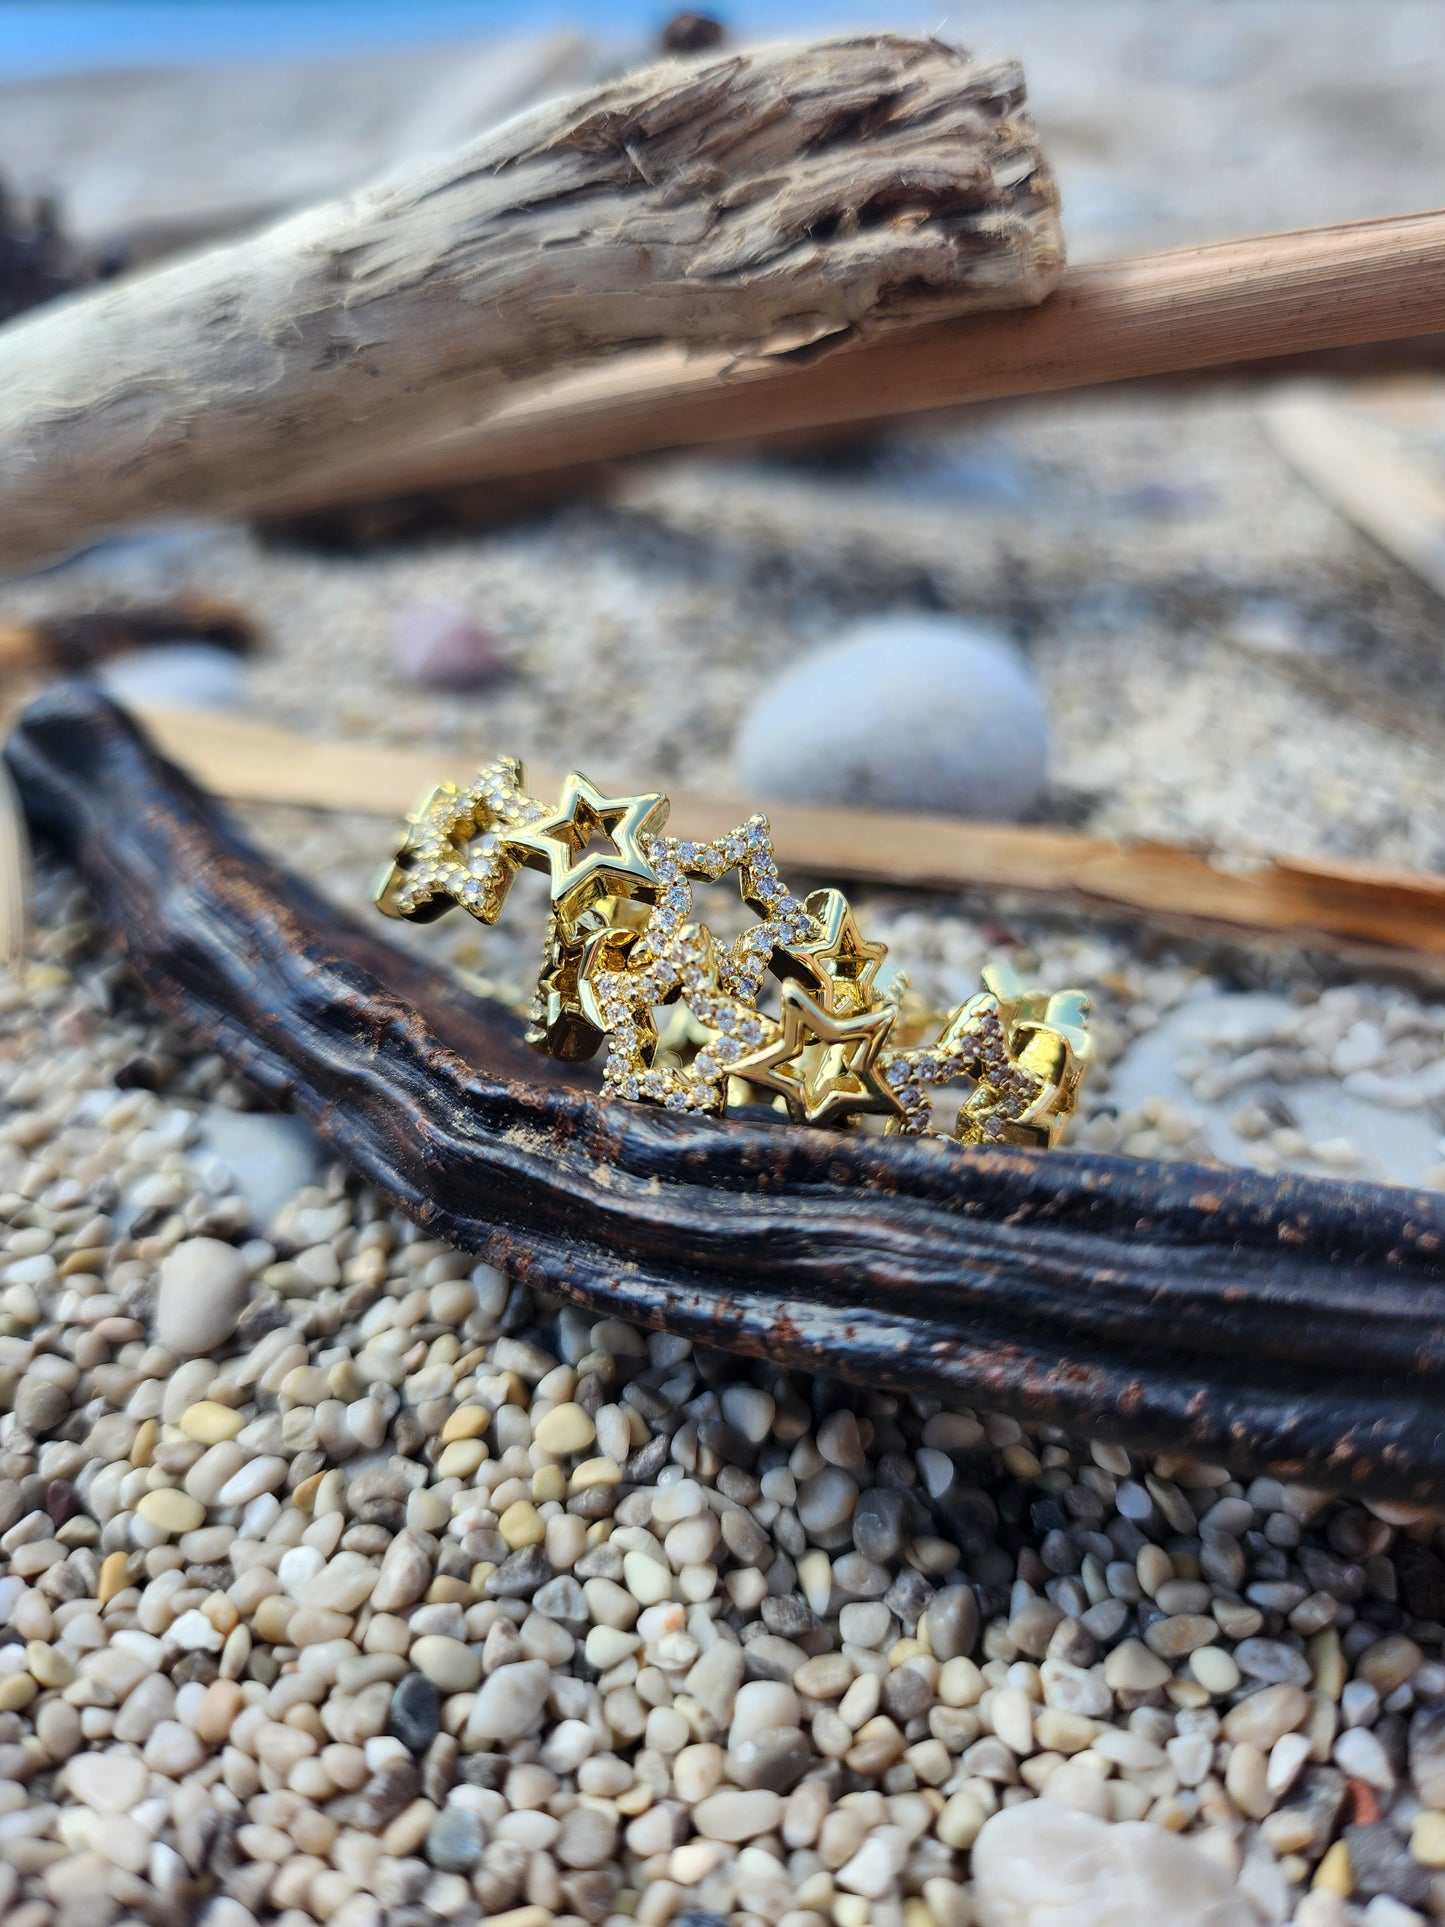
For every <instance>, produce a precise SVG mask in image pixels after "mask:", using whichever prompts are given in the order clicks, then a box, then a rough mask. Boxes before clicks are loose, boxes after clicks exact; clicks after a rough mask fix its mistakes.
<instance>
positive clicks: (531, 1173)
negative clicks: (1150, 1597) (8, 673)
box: [6, 685, 1445, 1503]
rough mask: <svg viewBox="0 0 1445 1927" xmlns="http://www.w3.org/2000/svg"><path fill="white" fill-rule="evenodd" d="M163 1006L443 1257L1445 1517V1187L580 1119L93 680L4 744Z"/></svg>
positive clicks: (586, 1112) (615, 1109)
mask: <svg viewBox="0 0 1445 1927" xmlns="http://www.w3.org/2000/svg"><path fill="white" fill-rule="evenodd" d="M6 755H7V759H8V762H9V766H10V769H11V772H12V774H13V775H14V777H15V778H16V780H17V782H18V784H19V787H20V791H21V794H22V797H23V799H24V803H25V807H26V810H27V813H28V815H29V816H30V818H31V821H32V822H33V823H34V824H35V826H36V827H37V828H38V829H41V830H43V831H46V832H48V833H49V834H50V835H51V836H53V837H54V838H55V839H56V841H57V842H58V843H59V845H60V847H61V849H62V850H63V851H64V852H65V853H66V854H67V855H68V856H69V857H70V858H71V859H72V860H73V861H74V862H75V863H76V864H77V865H78V866H79V868H80V870H81V872H82V874H83V875H84V877H85V879H86V880H87V882H88V883H89V885H90V887H91V889H92V891H93V893H94V895H95V899H96V903H97V908H98V911H99V914H100V917H101V919H102V921H103V922H104V923H105V924H106V925H107V926H108V927H109V928H110V929H112V930H114V931H115V932H116V934H117V936H118V938H119V940H120V942H121V943H122V944H123V945H124V947H125V950H126V952H127V953H128V955H129V957H130V960H131V962H132V964H133V966H134V968H135V969H136V971H137V973H138V974H139V976H140V978H141V981H142V982H143V983H144V984H145V986H146V987H147V988H148V990H149V991H150V992H151V993H152V994H153V995H154V997H155V998H156V999H157V1001H158V1002H159V1003H161V1004H162V1005H163V1006H164V1007H165V1008H166V1009H167V1010H169V1011H171V1012H172V1013H174V1014H175V1015H177V1016H179V1017H181V1018H183V1019H184V1020H185V1021H187V1022H188V1023H190V1024H191V1025H192V1026H194V1028H195V1029H196V1031H197V1032H198V1033H199V1034H200V1035H201V1036H202V1037H203V1038H204V1039H205V1040H206V1041H207V1042H208V1043H209V1044H211V1045H212V1046H213V1047H214V1048H215V1049H217V1050H219V1051H221V1052H222V1053H223V1054H224V1055H225V1056H226V1057H227V1058H228V1059H229V1060H230V1062H231V1063H233V1064H234V1065H235V1066H236V1067H237V1068H238V1069H240V1070H242V1071H244V1072H245V1074H246V1075H247V1076H249V1077H250V1078H252V1079H253V1080H254V1081H255V1083H256V1084H257V1085H258V1086H259V1087H260V1088H261V1090H262V1091H264V1092H265V1093H266V1095H267V1096H268V1097H269V1098H270V1099H272V1100H273V1101H274V1102H276V1103H277V1104H280V1105H285V1106H292V1107H294V1108H295V1109H297V1110H298V1111H300V1112H301V1113H302V1114H303V1115H305V1116H306V1117H307V1118H309V1119H310V1121H311V1122H312V1123H313V1124H314V1126H315V1127H316V1129H317V1130H318V1131H319V1132H320V1133H321V1134H322V1135H323V1136H324V1137H325V1138H326V1139H327V1140H328V1141H329V1142H330V1143H331V1144H332V1145H333V1146H334V1147H335V1148H336V1150H337V1151H338V1152H339V1153H340V1154H341V1155H342V1156H344V1157H345V1158H347V1159H349V1160H350V1162H351V1163H352V1164H353V1165H354V1166H355V1167H356V1168H357V1169H358V1170H359V1171H360V1172H361V1173H362V1174H363V1176H364V1177H365V1178H366V1179H367V1180H368V1181H369V1182H371V1183H372V1184H374V1185H376V1186H377V1187H378V1188H379V1189H380V1190H381V1191H382V1192H383V1193H385V1195H386V1196H387V1197H388V1198H390V1199H391V1200H392V1201H393V1202H394V1203H395V1204H397V1205H399V1206H400V1207H401V1209H403V1210H404V1211H406V1212H408V1213H409V1214H410V1215H411V1216H413V1217H414V1218H416V1219H417V1220H418V1221H420V1222H421V1223H423V1224H425V1225H426V1226H427V1227H428V1228H429V1230H430V1231H431V1232H432V1233H434V1234H435V1235H436V1236H438V1237H441V1238H445V1239H447V1240H448V1241H450V1242H451V1243H453V1244H455V1245H458V1246H460V1247H461V1248H462V1249H464V1250H469V1251H476V1252H481V1253H484V1254H485V1255H486V1256H488V1257H489V1258H491V1259H492V1260H493V1261H495V1262H497V1263H500V1264H503V1265H505V1266H507V1267H508V1269H509V1270H511V1271H512V1272H513V1273H514V1274H515V1275H517V1276H520V1277H522V1278H524V1279H526V1280H528V1281H529V1282H531V1283H533V1284H535V1285H537V1286H539V1287H541V1288H543V1289H546V1290H548V1291H551V1292H555V1293H558V1294H560V1295H562V1296H564V1297H568V1298H571V1299H574V1300H576V1301H578V1302H581V1303H584V1304H587V1305H590V1306H593V1307H595V1308H597V1309H599V1310H603V1311H607V1312H615V1313H617V1314H618V1315H620V1316H623V1317H626V1318H629V1319H632V1320H635V1321H636V1322H638V1323H640V1324H643V1325H649V1326H660V1327H663V1328H666V1329H668V1330H672V1331H677V1332H681V1333H685V1334H686V1335H688V1336H690V1337H692V1338H695V1339H697V1340H699V1341H701V1342H704V1343H706V1344H710V1345H716V1346H723V1347H729V1348H732V1349H734V1350H737V1351H741V1352H745V1353H750V1354H753V1355H757V1356H763V1357H767V1358H771V1359H773V1360H775V1361H777V1362H778V1363H780V1364H787V1365H791V1366H796V1367H800V1368H802V1369H803V1370H813V1371H819V1372H826V1373H828V1374H831V1375H834V1376H839V1377H843V1378H849V1379H854V1380H857V1381H860V1382H866V1383H874V1384H877V1383H885V1384H890V1385H897V1386H905V1387H923V1388H927V1389H931V1390H933V1391H937V1392H944V1393H948V1394H953V1395H956V1396H959V1397H962V1398H965V1399H968V1400H971V1401H975V1402H977V1403H978V1404H980V1405H982V1406H985V1407H988V1408H993V1409H1004V1410H1008V1411H1013V1412H1017V1413H1020V1414H1024V1415H1027V1416H1029V1417H1031V1418H1033V1419H1036V1420H1038V1419H1043V1420H1048V1421H1051V1422H1054V1423H1058V1424H1063V1425H1068V1426H1071V1427H1074V1428H1075V1429H1084V1428H1087V1430H1088V1431H1089V1432H1090V1433H1091V1434H1093V1435H1095V1436H1098V1437H1101V1438H1111V1439H1121V1440H1125V1441H1127V1442H1129V1443H1131V1444H1135V1445H1151V1444H1152V1445H1162V1446H1165V1447H1167V1448H1169V1449H1172V1450H1177V1451H1193V1452H1196V1453H1199V1454H1201V1455H1203V1456H1205V1457H1207V1458H1210V1459H1223V1460H1225V1461H1227V1462H1228V1463H1230V1464H1231V1465H1234V1466H1236V1467H1239V1468H1241V1469H1254V1470H1260V1469H1268V1470H1270V1471H1272V1472H1275V1473H1276V1474H1278V1475H1280V1476H1281V1477H1287V1478H1297V1479H1305V1480H1308V1481H1312V1482H1316V1483H1319V1484H1322V1485H1333V1486H1341V1487H1348V1488H1351V1489H1354V1490H1357V1491H1362V1492H1365V1493H1373V1494H1378V1495H1381V1496H1386V1497H1394V1498H1408V1499H1412V1500H1422V1501H1426V1500H1428V1501H1431V1502H1435V1503H1439V1502H1440V1501H1441V1500H1445V1198H1442V1197H1441V1196H1440V1195H1439V1194H1437V1193H1428V1192H1410V1191H1404V1190H1389V1189H1384V1188H1381V1187H1376V1186H1371V1185H1364V1184H1338V1183H1329V1182H1324V1181H1319V1180H1313V1179H1304V1178H1288V1179H1276V1178H1270V1177H1265V1176H1262V1175H1260V1174H1258V1173H1253V1172H1247V1171H1239V1170H1209V1169H1204V1168H1201V1167H1199V1166H1193V1165H1183V1164H1157V1163H1150V1162H1147V1161H1142V1160H1133V1159H1124V1158H1108V1157H1096V1156H1088V1155H1084V1154H1077V1153H1070V1152H1068V1151H1057V1152H1051V1153H1047V1154H1043V1155H1040V1154H1031V1153H1026V1152H988V1153H984V1152H968V1153H964V1152H961V1151H960V1150H959V1149H958V1148H957V1147H955V1146H953V1145H950V1144H948V1143H945V1142H941V1141H937V1140H914V1139H907V1138H868V1137H861V1136H851V1135H843V1134H833V1133H830V1132H826V1131H819V1130H803V1129H797V1128H793V1127H791V1126H786V1125H781V1124H779V1125H768V1124H758V1123H752V1122H748V1121H744V1120H739V1121H735V1122H715V1121H712V1120H708V1119H687V1118H678V1117H674V1116H672V1115H670V1114H668V1113H666V1112H663V1111H660V1110H648V1109H644V1108H641V1107H637V1106H628V1105H612V1104H604V1103H603V1102H601V1101H600V1099H599V1098H598V1097H597V1096H596V1095H595V1094H594V1093H593V1092H591V1091H589V1090H587V1089H584V1088H582V1087H580V1086H579V1085H575V1084H574V1085H572V1086H570V1087H568V1086H564V1085H562V1084H561V1083H544V1082H542V1081H540V1080H541V1079H543V1078H549V1079H550V1078H552V1077H554V1075H555V1074H556V1070H557V1067H555V1066H553V1065H551V1064H550V1063H549V1062H547V1061H546V1060H543V1059H538V1058H535V1057H532V1056H531V1055H530V1054H529V1053H528V1052H526V1051H525V1050H524V1049H523V1048H522V1047H521V1046H520V1044H519V1042H518V1025H517V1022H516V1020H515V1019H514V1018H513V1017H512V1016H511V1014H510V1013H509V1012H506V1011H504V1010H502V1009H501V1008H500V1007H499V1006H496V1005H488V1004H486V1003H484V1002H478V1001H472V1002H466V1001H464V1000H463V999H461V998H460V997H459V996H458V994H457V992H456V990H455V988H454V987H453V986H452V985H451V984H450V983H449V981H448V980H447V979H446V978H444V977H442V976H440V975H439V974H438V973H436V972H435V971H433V970H432V969H430V968H429V967H428V966H426V965H423V964H420V963H417V962H415V961H414V960H411V959H409V958H407V957H405V956H404V955H403V954H401V953H400V952H398V951H396V950H394V949H393V948H392V947H391V946H390V945H389V944H387V943H385V942H383V941H382V940H381V939H380V938H379V937H377V936H375V935H373V934H372V933H370V932H369V931H367V930H364V929H362V928H361V927H360V926H359V925H357V924H356V923H354V922H352V921H351V920H350V919H348V918H346V917H344V916H342V915H341V914H339V913H338V912H336V911H335V910H332V909H330V908H329V907H328V906H326V905H325V904H323V903H322V902H321V901H320V900H319V899H318V898H317V897H315V896H314V895H313V894H312V893H311V892H310V891H309V890H308V889H307V888H306V887H305V886H304V885H302V884H300V883H298V882H297V881H296V879H294V878H292V877H289V876H288V875H287V874H286V873H285V872H284V871H282V870H280V869H279V868H277V867H276V866H275V865H273V864H272V863H270V862H269V861H268V860H267V859H265V858H264V857H262V856H260V855H259V854H257V853H256V852H255V851H254V850H252V849H250V848H249V847H248V846H247V845H246V843H245V842H244V841H243V840H242V838H241V837H240V836H239V834H238V833H237V832H236V830H235V829H234V828H233V827H232V826H231V825H230V824H229V823H228V822H227V820H226V818H225V817H224V815H223V814H222V813H221V812H220V811H219V810H218V809H217V807H216V806H215V805H214V804H213V803H212V802H211V801H210V800H209V799H208V798H207V797H205V796H204V795H203V794H202V793H201V792H200V791H198V790H197V789H196V788H195V787H194V786H193V785H192V784H191V783H190V782H189V781H188V780H187V779H186V778H185V777H184V776H182V775H181V774H180V772H179V771H177V770H176V769H174V768H173V767H172V766H171V765H169V764H167V763H165V762H164V761H162V760H161V759H160V758H159V757H158V756H157V755H156V753H155V751H154V750H153V749H152V748H151V747H150V745H149V744H148V743H147V742H146V740H145V739H144V738H143V737H142V736H141V735H140V734H139V732H138V731H137V730H136V728H135V726H134V725H133V724H132V723H131V722H130V721H129V720H128V719H127V718H126V717H125V716H124V714H123V713H122V712H121V711H119V710H117V709H116V708H115V707H114V706H113V705H112V704H110V703H109V702H108V701H107V700H106V699H105V698H104V697H102V696H101V695H100V694H98V693H97V692H96V691H95V690H93V689H90V688H86V687H84V686H79V685H71V686H69V687H68V688H67V687H63V688H61V689H59V690H57V691H54V692H52V693H51V694H49V695H47V696H45V697H42V698H41V699H40V700H39V701H38V702H37V703H36V704H34V705H33V706H32V707H31V709H30V710H29V711H28V712H27V713H26V715H25V717H24V718H23V719H22V721H21V723H20V726H19V728H18V730H17V731H16V733H15V735H14V736H13V737H12V738H11V741H10V744H9V746H8V749H7V751H6Z"/></svg>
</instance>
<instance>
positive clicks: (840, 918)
mask: <svg viewBox="0 0 1445 1927" xmlns="http://www.w3.org/2000/svg"><path fill="white" fill-rule="evenodd" d="M803 908H804V909H805V910H806V911H807V913H808V915H809V916H810V917H811V918H812V919H813V920H814V922H815V924H816V926H817V934H816V935H815V936H809V937H804V938H802V939H801V940H800V941H796V942H793V943H788V944H784V945H782V946H781V947H780V948H779V949H778V950H777V951H776V952H775V953H774V956H773V969H774V970H775V971H776V972H777V974H778V975H779V976H781V977H795V976H798V975H800V974H805V975H806V976H807V977H808V979H809V980H810V982H811V987H812V989H813V990H814V992H815V993H816V995H817V999H818V1002H819V1003H820V1004H821V1005H822V1006H823V1008H824V1010H826V1011H829V1012H831V1013H833V1014H834V1015H835V1016H840V1017H852V1016H854V1015H856V1014H857V1012H859V1011H860V1010H867V1009H868V1007H869V1006H870V1004H872V1003H873V1002H874V995H873V980H874V978H875V977H876V976H877V974H878V966H879V965H880V964H881V963H882V962H883V959H884V958H885V957H886V956H887V955H888V946H887V944H886V943H869V942H868V941H867V940H866V938H865V937H864V935H863V933H862V931H861V930H860V929H859V928H858V919H857V918H856V917H855V916H854V914H853V906H852V904H851V903H849V901H848V899H847V897H845V896H844V894H843V892H842V891H841V890H815V891H814V892H813V894H812V895H811V896H810V897H809V898H808V899H807V901H806V903H805V904H804V906H803Z"/></svg>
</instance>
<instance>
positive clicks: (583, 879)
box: [506, 770, 668, 923]
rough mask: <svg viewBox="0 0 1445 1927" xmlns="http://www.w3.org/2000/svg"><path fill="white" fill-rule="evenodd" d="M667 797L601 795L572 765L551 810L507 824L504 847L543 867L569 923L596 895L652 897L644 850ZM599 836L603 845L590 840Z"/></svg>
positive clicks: (663, 815)
mask: <svg viewBox="0 0 1445 1927" xmlns="http://www.w3.org/2000/svg"><path fill="white" fill-rule="evenodd" d="M667 808H668V805H667V798H666V797H665V796H659V795H657V794H655V793H653V794H648V795H644V796H604V795H603V794H602V792H601V790H599V789H598V788H597V787H596V785H595V784H593V783H589V782H588V780H587V778H586V777H585V776H583V775H582V774H581V772H580V771H578V770H573V771H572V773H571V775H570V776H568V777H567V779H566V781H565V782H564V783H563V785H562V794H561V797H560V799H559V800H558V803H557V807H556V809H555V810H552V811H550V812H549V813H548V814H547V815H545V816H541V817H538V818H537V820H536V821H535V822H533V823H529V824H527V825H526V827H525V828H522V829H512V830H508V831H507V832H506V848H507V850H508V851H509V853H512V854H514V855H515V857H516V858H517V860H518V861H520V862H522V863H525V864H527V865H528V866H529V867H530V868H531V869H534V870H545V871H547V872H548V874H549V877H550V879H551V886H552V901H553V903H554V904H556V905H557V908H558V910H559V911H560V913H561V914H562V917H563V920H564V921H565V922H567V923H572V922H574V921H575V920H576V918H577V917H578V916H579V915H580V914H581V913H582V912H583V911H584V910H586V909H587V908H589V906H590V905H592V904H593V903H595V902H596V901H597V900H598V898H599V897H606V896H621V897H641V898H644V899H647V900H649V901H650V900H652V899H654V898H655V897H656V896H657V894H658V893H659V891H660V890H661V887H662V886H661V884H660V883H659V881H658V877H657V872H656V871H655V870H654V869H653V867H652V864H651V863H650V862H649V860H648V858H647V856H646V855H645V853H644V851H643V847H642V845H643V840H644V839H645V838H647V837H650V836H655V835H657V834H658V832H659V831H660V830H661V829H662V826H663V824H664V823H665V822H666V821H667ZM598 838H601V840H602V842H603V844H604V846H610V847H603V848H597V847H595V845H596V842H597V839H598Z"/></svg>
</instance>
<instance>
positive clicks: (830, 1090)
mask: <svg viewBox="0 0 1445 1927" xmlns="http://www.w3.org/2000/svg"><path fill="white" fill-rule="evenodd" d="M896 1015H897V1013H896V1011H895V1010H894V1009H893V1007H892V1006H891V1005H888V1004H885V1005H883V1006H882V1007H881V1008H879V1009H876V1010H870V1011H864V1012H861V1013H860V1014H859V1015H857V1016H854V1017H836V1016H834V1015H833V1014H832V1013H831V1012H829V1011H827V1010H825V1009H824V1008H823V1006H822V1004H821V1003H819V1002H818V1001H817V1000H816V999H814V998H812V997H810V996H809V995H808V993H807V991H806V990H804V989H803V988H802V986H801V985H800V984H799V983H797V982H796V981H789V982H786V983H785V984H784V985H783V1009H782V1026H781V1030H780V1032H779V1034H778V1035H777V1036H776V1037H775V1038H774V1039H773V1040H772V1041H771V1042H769V1043H765V1044H762V1045H761V1046H759V1048H758V1049H757V1050H755V1051H752V1052H750V1053H749V1055H748V1056H746V1057H740V1058H739V1059H738V1060H737V1062H736V1063H735V1064H732V1065H730V1066H729V1067H728V1068H729V1070H730V1072H731V1074H732V1075H733V1076H734V1077H741V1078H743V1079H744V1080H745V1081H746V1082H747V1083H749V1084H757V1085H760V1086H762V1087H763V1088H764V1089H767V1090H774V1091H779V1092H781V1094H782V1096H783V1099H784V1101H785V1103H786V1104H787V1107H788V1115H789V1116H790V1117H791V1118H792V1119H793V1121H794V1123H797V1124H831V1123H841V1122H843V1121H844V1120H845V1119H847V1118H849V1117H856V1116H858V1115H860V1114H861V1113H863V1112H865V1111H871V1112H875V1113H882V1114H883V1115H884V1116H887V1117H897V1116H898V1115H899V1114H900V1111H901V1106H900V1104H899V1101H898V1098H897V1096H896V1095H895V1093H894V1092H893V1091H892V1090H891V1089H890V1088H889V1085H888V1083H887V1081H886V1080H885V1078H884V1077H883V1075H882V1073H881V1070H880V1068H879V1064H878V1056H879V1053H880V1052H881V1051H882V1049H883V1047H884V1045H885V1044H886V1043H887V1041H888V1033H889V1031H890V1030H892V1028H893V1020H894V1017H895V1016H896Z"/></svg>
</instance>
